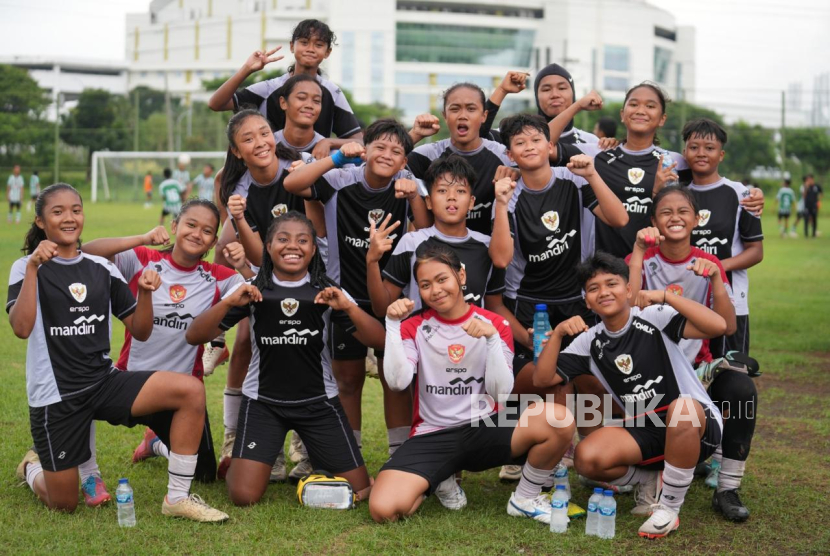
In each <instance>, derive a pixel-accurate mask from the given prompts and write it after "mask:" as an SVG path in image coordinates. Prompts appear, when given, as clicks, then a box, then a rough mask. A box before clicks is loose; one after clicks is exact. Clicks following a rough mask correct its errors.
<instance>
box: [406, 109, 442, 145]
mask: <svg viewBox="0 0 830 556" xmlns="http://www.w3.org/2000/svg"><path fill="white" fill-rule="evenodd" d="M439 131H441V122H440V121H439V120H438V117H437V116H433V115H432V114H421V115H419V116H416V117H415V122H414V123H413V124H412V129H410V130H409V137H410V138H411V139H412V144H413V145H417V144H418V143H420V142H421V141H423V140H424V139H426V138H427V137H431V136H433V135H435V134H436V133H438V132H439Z"/></svg>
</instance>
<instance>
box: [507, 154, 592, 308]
mask: <svg viewBox="0 0 830 556" xmlns="http://www.w3.org/2000/svg"><path fill="white" fill-rule="evenodd" d="M551 170H552V172H551V177H550V181H549V182H548V183H547V185H545V187H544V188H542V189H538V190H535V189H530V188H528V187H527V185H525V182H524V180H522V179H520V180H519V182H518V184H517V185H516V190H515V191H514V192H513V197H511V199H510V202H509V203H508V205H507V211H508V218H509V222H510V233H511V234H512V235H513V260H512V261H511V262H510V264H509V265H508V267H507V277H506V279H505V281H506V285H507V288H506V293H505V296H506V297H509V298H511V299H516V298H518V299H521V300H523V301H530V302H539V303H564V302H568V301H575V300H577V299H581V298H582V294H581V292H582V284H580V283H579V282H578V281H577V279H576V275H575V274H574V271H573V269H574V267H575V266H576V265H577V264H578V263H579V262H580V261H581V260H582V258H583V257H582V252H583V249H584V248H585V246H584V245H583V237H584V236H585V234H586V232H588V230H586V219H585V217H584V214H585V212H586V210H587V211H590V210H593V209H594V207H596V206H597V199H596V196H595V195H594V191H593V190H592V189H591V186H590V185H588V182H587V181H585V179H584V178H581V177H579V176H577V175H574V174H573V173H571V172H570V171H569V170H567V169H565V168H551ZM583 209H586V210H583ZM494 215H495V210H494ZM494 217H495V216H494Z"/></svg>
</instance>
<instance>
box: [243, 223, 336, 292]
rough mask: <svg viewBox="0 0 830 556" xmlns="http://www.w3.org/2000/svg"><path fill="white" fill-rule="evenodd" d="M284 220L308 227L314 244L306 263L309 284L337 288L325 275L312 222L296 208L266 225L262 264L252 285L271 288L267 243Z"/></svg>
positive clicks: (317, 286) (260, 289) (272, 269)
mask: <svg viewBox="0 0 830 556" xmlns="http://www.w3.org/2000/svg"><path fill="white" fill-rule="evenodd" d="M285 222H300V223H302V224H303V225H305V226H306V227H307V228H308V231H309V233H310V234H311V237H312V243H313V245H314V256H313V257H312V258H311V262H310V263H309V265H308V275H309V282H310V283H311V286H312V287H314V288H317V289H319V290H322V289H325V288H328V287H330V286H333V287H335V288H339V287H340V284H338V283H337V282H335V281H334V280H332V279H331V278H329V277H328V276H326V265H325V263H324V262H323V257H322V256H321V255H320V249H319V247H318V246H317V232H315V231H314V224H312V223H311V220H309V219H308V218H307V217H306V215H304V214H303V213H301V212H298V211H296V210H290V211H288V212H286V213H285V214H282V215H280V216H278V217H277V218H275V219H274V220H273V221H272V222H271V225H270V226H268V231H267V232H266V234H265V245H263V248H262V266H260V267H259V273H258V274H257V275H256V278H254V285H255V286H256V287H257V289H259V291H264V290H269V289H271V285H272V284H273V280H272V279H271V275H272V274H273V273H274V261H272V260H271V254H270V253H268V245H269V244H270V243H271V240H272V239H274V236H275V235H276V234H277V231H278V230H279V228H280V226H282V224H284V223H285Z"/></svg>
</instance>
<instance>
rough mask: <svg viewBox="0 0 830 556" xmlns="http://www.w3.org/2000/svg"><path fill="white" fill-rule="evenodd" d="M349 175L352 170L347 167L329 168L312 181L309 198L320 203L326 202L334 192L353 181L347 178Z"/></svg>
mask: <svg viewBox="0 0 830 556" xmlns="http://www.w3.org/2000/svg"><path fill="white" fill-rule="evenodd" d="M351 176H352V172H350V171H349V169H343V168H335V169H334V170H329V171H328V172H326V173H325V174H323V175H322V176H320V178H319V179H318V180H317V181H316V182H314V186H313V189H312V197H311V198H312V199H314V200H316V201H321V202H322V203H328V202H329V201H330V200H331V198H332V197H334V194H335V193H337V192H338V191H339V190H341V189H343V188H344V187H346V186H348V185H351V183H352V182H353V180H350V179H349V178H350V177H351Z"/></svg>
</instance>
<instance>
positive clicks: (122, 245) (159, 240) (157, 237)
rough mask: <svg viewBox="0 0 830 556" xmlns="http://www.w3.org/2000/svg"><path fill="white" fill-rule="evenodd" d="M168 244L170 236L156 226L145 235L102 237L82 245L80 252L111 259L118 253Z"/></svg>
mask: <svg viewBox="0 0 830 556" xmlns="http://www.w3.org/2000/svg"><path fill="white" fill-rule="evenodd" d="M169 244H170V235H169V234H168V233H167V229H166V228H165V227H164V226H156V227H155V228H153V229H152V230H150V231H149V232H147V233H146V234H141V235H137V236H126V237H102V238H99V239H93V240H92V241H90V242H87V243H84V244H83V246H81V250H82V251H83V252H84V253H89V254H90V255H98V256H99V257H104V258H105V259H112V258H113V257H115V256H116V255H117V254H118V253H123V252H124V251H129V250H130V249H135V248H136V247H141V246H145V245H150V246H166V245H169Z"/></svg>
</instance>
